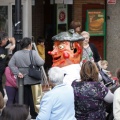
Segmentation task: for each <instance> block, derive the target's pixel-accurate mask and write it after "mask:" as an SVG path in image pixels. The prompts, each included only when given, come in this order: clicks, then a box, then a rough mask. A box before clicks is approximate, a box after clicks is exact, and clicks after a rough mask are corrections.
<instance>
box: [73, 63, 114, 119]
mask: <svg viewBox="0 0 120 120" xmlns="http://www.w3.org/2000/svg"><path fill="white" fill-rule="evenodd" d="M80 76H81V81H79V80H75V81H73V83H72V86H73V89H74V96H75V117H76V118H77V120H105V119H106V107H105V102H107V103H112V102H113V94H112V93H111V91H110V90H109V89H108V88H107V87H105V86H104V85H103V84H102V83H101V82H99V81H98V68H97V66H96V64H95V63H94V62H91V61H87V62H85V63H83V65H82V67H81V71H80Z"/></svg>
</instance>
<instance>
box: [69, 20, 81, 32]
mask: <svg viewBox="0 0 120 120" xmlns="http://www.w3.org/2000/svg"><path fill="white" fill-rule="evenodd" d="M70 29H74V31H75V32H76V33H78V34H80V33H81V22H80V21H78V20H76V21H72V22H71V23H70Z"/></svg>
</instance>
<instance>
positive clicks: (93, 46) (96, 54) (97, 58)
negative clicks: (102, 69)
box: [89, 43, 101, 62]
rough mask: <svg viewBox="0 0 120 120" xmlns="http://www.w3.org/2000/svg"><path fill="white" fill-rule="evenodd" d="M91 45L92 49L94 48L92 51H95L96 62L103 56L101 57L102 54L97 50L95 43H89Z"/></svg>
mask: <svg viewBox="0 0 120 120" xmlns="http://www.w3.org/2000/svg"><path fill="white" fill-rule="evenodd" d="M89 46H90V48H91V50H92V52H93V58H94V61H95V62H98V61H100V59H101V58H100V55H99V53H98V50H97V48H96V47H95V45H94V44H93V43H89Z"/></svg>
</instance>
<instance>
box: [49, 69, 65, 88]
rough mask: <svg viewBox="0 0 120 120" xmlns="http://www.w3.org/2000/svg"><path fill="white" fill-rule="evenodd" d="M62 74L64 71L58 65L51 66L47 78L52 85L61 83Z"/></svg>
mask: <svg viewBox="0 0 120 120" xmlns="http://www.w3.org/2000/svg"><path fill="white" fill-rule="evenodd" d="M64 76H65V74H64V71H63V70H62V68H59V67H52V68H50V69H49V71H48V78H49V81H50V83H51V84H52V85H53V86H56V85H59V84H62V83H63V78H64Z"/></svg>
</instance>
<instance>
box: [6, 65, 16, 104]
mask: <svg viewBox="0 0 120 120" xmlns="http://www.w3.org/2000/svg"><path fill="white" fill-rule="evenodd" d="M5 77H6V82H5V89H6V93H7V97H8V100H7V104H6V105H7V106H8V105H11V104H15V103H18V88H17V83H16V76H15V75H14V74H13V73H12V71H11V70H10V68H9V67H8V66H7V67H6V68H5Z"/></svg>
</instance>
